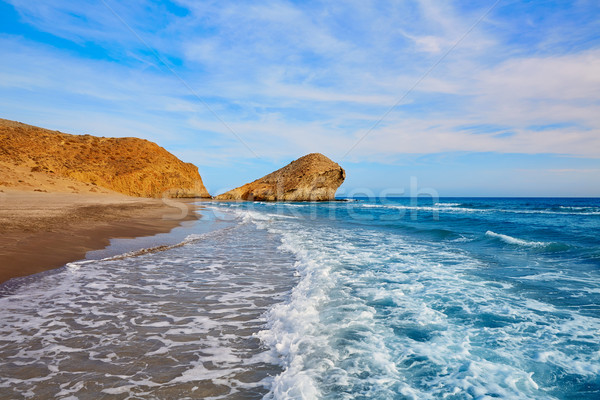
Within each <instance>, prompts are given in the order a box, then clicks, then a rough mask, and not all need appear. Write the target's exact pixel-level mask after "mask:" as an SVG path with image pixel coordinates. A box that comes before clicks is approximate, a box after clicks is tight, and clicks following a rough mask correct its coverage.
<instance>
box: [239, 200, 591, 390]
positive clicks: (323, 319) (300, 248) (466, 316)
mask: <svg viewBox="0 0 600 400" xmlns="http://www.w3.org/2000/svg"><path fill="white" fill-rule="evenodd" d="M369 206H373V205H369ZM377 206H378V207H382V205H377ZM384 207H385V206H384ZM252 220H253V221H255V223H257V224H258V226H260V227H261V228H264V229H268V230H269V231H270V232H272V233H276V234H280V235H282V237H283V243H284V245H283V246H284V249H286V250H288V251H292V252H293V253H294V254H296V257H297V258H298V263H297V264H296V269H297V271H296V274H297V275H298V276H299V277H300V282H299V284H298V286H297V287H295V288H294V289H293V291H292V296H291V297H290V299H289V300H288V301H286V302H284V303H280V304H277V305H274V306H273V307H272V308H271V310H270V311H269V313H268V315H267V317H268V329H266V330H263V331H261V332H260V333H258V334H257V336H258V337H260V338H261V340H262V341H263V343H265V344H266V345H268V346H269V347H271V348H272V349H274V351H275V353H276V354H277V355H279V357H281V360H282V363H283V367H284V372H282V373H281V374H280V375H278V376H277V377H276V378H275V379H274V380H273V384H272V387H271V392H270V393H269V395H268V396H267V397H268V398H273V399H278V398H297V399H309V398H322V399H334V398H339V395H340V393H352V395H349V396H348V398H352V396H361V397H364V398H374V399H375V398H388V397H389V398H392V397H393V396H395V395H397V394H398V393H402V394H404V396H405V397H406V398H414V399H428V398H438V397H440V398H441V397H443V396H444V395H446V394H448V393H453V395H454V396H457V397H458V398H461V397H474V398H492V397H500V398H509V399H510V398H514V399H517V398H522V397H527V398H532V399H552V398H554V397H553V396H552V395H549V394H548V392H547V391H546V390H545V389H543V388H542V384H543V381H540V377H538V376H537V375H536V372H535V371H536V368H537V367H536V366H535V362H536V361H535V360H536V356H535V354H533V355H532V351H535V350H536V349H544V348H546V349H547V348H556V349H559V348H561V346H562V344H561V343H567V342H568V340H569V339H568V338H573V337H576V336H582V337H587V336H590V337H593V338H595V339H594V340H600V334H599V333H598V332H600V331H596V330H597V329H599V328H600V323H599V321H598V320H597V319H594V318H590V317H586V316H581V315H577V314H572V315H570V316H569V317H566V319H567V320H576V321H578V323H576V324H573V326H569V324H565V317H564V311H562V310H558V309H557V308H556V307H554V306H553V305H550V304H548V303H544V302H542V301H539V300H533V299H527V298H524V299H519V298H515V297H514V294H512V293H510V290H511V288H513V285H512V284H510V283H504V282H500V283H498V282H488V281H484V280H483V281H480V280H477V279H473V277H471V276H469V275H468V274H467V271H468V270H470V269H475V270H477V269H481V268H482V266H480V265H479V262H478V261H476V260H474V259H471V258H469V257H468V256H466V255H461V254H457V253H455V252H449V253H446V252H445V250H444V248H442V247H439V246H438V247H435V246H434V247H428V246H425V245H421V244H419V245H415V244H411V243H408V242H405V241H404V240H403V239H402V238H400V237H398V236H397V235H390V234H389V233H388V234H385V235H384V234H383V233H381V232H376V231H368V230H362V229H357V228H356V227H353V228H352V230H349V231H345V230H343V229H342V230H333V229H328V228H323V227H322V226H319V228H318V229H313V227H312V226H311V225H310V223H309V222H303V221H295V222H293V223H280V222H278V221H276V220H271V221H269V222H266V223H265V222H264V220H263V219H262V218H260V217H259V218H255V219H252V218H250V219H248V221H252ZM488 236H490V237H493V238H496V239H499V240H502V241H507V243H510V244H514V245H519V246H526V247H537V246H546V245H547V243H544V242H534V241H526V240H523V239H517V238H513V237H509V236H507V235H500V234H496V233H494V232H489V234H488ZM454 313H456V315H457V316H454ZM549 315H550V316H551V317H549ZM561 315H563V316H561ZM559 316H560V317H559ZM459 319H463V322H457V320H459ZM558 332H561V333H560V334H559V333H558ZM490 346H491V347H490ZM597 357H598V355H597V354H596V355H592V354H586V355H585V356H583V357H582V354H579V355H577V356H575V355H574V354H569V353H567V352H564V351H560V350H556V351H554V352H553V353H552V355H548V356H546V357H545V360H546V362H548V363H550V365H551V366H552V367H560V368H563V370H566V371H569V373H573V374H576V375H580V376H591V374H593V373H595V372H596V371H597V366H598V365H600V364H598V362H597V361H598V360H597ZM543 358H544V357H538V358H537V359H539V360H541V359H543ZM524 360H531V361H530V363H525V362H524ZM436 371H438V372H436ZM422 373H424V374H426V375H427V376H430V378H429V379H426V380H423V379H422V378H421V377H420V376H421V375H420V374H422Z"/></svg>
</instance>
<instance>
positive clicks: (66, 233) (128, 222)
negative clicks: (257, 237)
mask: <svg viewBox="0 0 600 400" xmlns="http://www.w3.org/2000/svg"><path fill="white" fill-rule="evenodd" d="M198 200H199V199H167V200H166V201H163V200H162V199H151V198H139V197H129V196H125V195H121V194H117V193H111V194H75V193H43V192H42V193H40V192H30V191H19V190H13V191H4V192H1V193H0V260H2V262H1V265H0V285H1V284H3V283H5V282H7V281H9V280H10V279H12V278H19V277H24V276H29V275H33V274H37V273H40V272H44V271H48V270H52V269H55V268H59V267H62V266H64V265H65V264H67V263H69V262H73V261H78V260H82V259H84V258H85V257H86V254H87V253H88V252H90V251H94V250H101V249H104V248H106V247H107V246H108V245H109V244H110V240H111V239H118V238H138V237H145V236H152V235H156V234H159V233H168V232H170V231H171V230H173V229H174V228H176V227H178V226H180V225H181V224H182V223H183V222H185V221H193V220H197V219H199V218H200V215H198V214H196V213H195V212H194V210H195V208H196V207H195V206H194V205H192V204H191V203H192V202H195V201H198Z"/></svg>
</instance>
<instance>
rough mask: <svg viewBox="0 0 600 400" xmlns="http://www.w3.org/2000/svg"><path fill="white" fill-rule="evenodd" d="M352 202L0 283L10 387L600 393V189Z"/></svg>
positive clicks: (243, 393)
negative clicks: (576, 193)
mask: <svg viewBox="0 0 600 400" xmlns="http://www.w3.org/2000/svg"><path fill="white" fill-rule="evenodd" d="M340 200H348V201H332V202H319V203H294V202H215V201H203V202H199V203H198V206H199V212H200V213H201V214H202V218H201V219H200V220H198V221H193V222H189V223H187V224H186V225H185V226H182V227H180V228H176V229H175V230H173V232H172V233H170V234H166V235H162V236H161V235H159V236H160V237H158V238H157V239H156V238H155V240H157V242H156V243H154V242H153V241H152V240H153V239H152V238H143V239H137V240H138V241H137V242H136V241H135V240H130V239H118V240H113V241H112V243H111V246H110V247H109V248H108V249H106V250H104V251H100V252H92V253H90V254H89V257H88V259H86V260H82V261H78V262H73V263H69V264H67V265H66V266H65V267H62V268H60V269H58V270H54V271H50V272H47V273H41V274H38V275H34V276H30V277H27V278H21V279H17V280H12V281H9V282H7V283H5V284H4V285H1V286H0V289H1V290H0V292H1V293H2V297H0V310H1V311H0V317H1V318H0V399H14V398H49V397H56V398H64V399H67V398H68V399H75V398H90V396H93V397H94V398H111V399H113V398H115V399H134V398H179V399H185V398H190V399H193V398H207V399H208V398H210V399H261V398H265V399H442V398H443V399H493V398H502V399H572V398H578V399H597V398H599V396H600V241H599V240H598V233H599V232H600V199H598V198H489V197H485V198H484V197H468V198H467V197H446V198H439V199H431V198H418V199H415V198H406V197H404V198H371V199H369V198H352V199H340ZM140 240H142V242H140ZM135 243H137V246H138V247H139V244H140V243H143V244H144V247H152V245H153V244H162V245H164V246H163V247H162V248H161V249H160V251H158V249H156V250H157V251H149V252H146V253H145V254H141V253H139V252H138V253H136V254H130V253H128V252H129V251H130V250H131V249H132V246H133V244H135Z"/></svg>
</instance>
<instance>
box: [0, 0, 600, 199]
mask: <svg viewBox="0 0 600 400" xmlns="http://www.w3.org/2000/svg"><path fill="white" fill-rule="evenodd" d="M0 55H1V62H0V118H6V119H10V120H17V121H21V122H24V123H28V124H31V125H36V126H41V127H44V128H48V129H53V130H60V131H62V132H66V133H74V134H92V135H98V136H111V137H124V136H134V137H140V138H145V139H148V140H152V141H154V142H156V143H158V144H159V145H160V146H162V147H164V148H166V149H167V150H168V151H170V152H172V153H173V154H175V155H176V156H178V157H179V158H180V159H182V160H183V161H186V162H191V163H194V164H195V165H197V166H198V168H199V171H200V174H201V176H202V178H203V180H204V183H205V185H206V187H207V189H208V190H209V192H210V193H211V194H218V193H222V192H224V191H226V190H229V189H231V188H233V187H237V186H240V185H242V184H244V183H247V182H250V181H252V180H254V179H257V178H259V177H261V176H263V175H266V174H267V173H269V172H271V171H273V170H275V169H278V168H280V167H282V166H284V165H285V164H287V163H289V162H290V161H292V160H294V159H296V158H298V157H300V156H302V155H304V154H308V153H312V152H320V153H323V154H325V155H326V156H328V157H329V158H331V159H332V160H334V161H336V162H338V163H339V164H340V165H341V166H342V167H343V168H344V169H345V170H346V175H347V178H346V181H345V182H344V184H343V185H342V187H341V188H340V190H339V191H338V195H340V196H349V195H354V194H368V195H381V194H383V193H397V194H399V195H400V194H403V195H411V194H414V193H413V192H414V190H411V182H417V185H416V187H417V188H418V190H421V189H423V191H424V192H427V191H434V192H436V193H438V194H439V195H440V196H442V197H444V196H572V197H586V196H587V197H600V2H598V1H597V0H574V1H566V0H561V1H523V0H521V1H519V0H499V1H497V0H485V1H483V0H476V1H454V0H396V1H364V0H348V1H346V0H340V1H310V0H309V1H278V0H275V1H271V0H265V1H245V0H237V1H228V0H220V1H202V0H171V1H159V0H152V1H151V0H128V1H126V2H122V1H116V0H93V1H92V0H78V1H71V0H39V1H31V0H5V1H4V0H0ZM413 187H415V185H413Z"/></svg>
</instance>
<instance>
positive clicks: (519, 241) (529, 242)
mask: <svg viewBox="0 0 600 400" xmlns="http://www.w3.org/2000/svg"><path fill="white" fill-rule="evenodd" d="M485 235H486V236H488V237H491V238H494V239H499V240H501V241H503V242H505V243H508V244H513V245H517V246H525V247H545V246H548V245H549V244H550V243H547V242H537V241H533V240H523V239H519V238H515V237H512V236H508V235H503V234H501V233H496V232H492V231H487V232H486V233H485Z"/></svg>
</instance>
